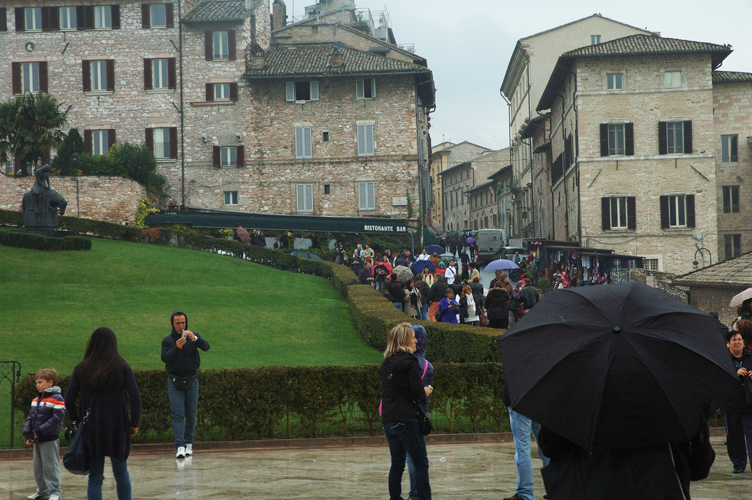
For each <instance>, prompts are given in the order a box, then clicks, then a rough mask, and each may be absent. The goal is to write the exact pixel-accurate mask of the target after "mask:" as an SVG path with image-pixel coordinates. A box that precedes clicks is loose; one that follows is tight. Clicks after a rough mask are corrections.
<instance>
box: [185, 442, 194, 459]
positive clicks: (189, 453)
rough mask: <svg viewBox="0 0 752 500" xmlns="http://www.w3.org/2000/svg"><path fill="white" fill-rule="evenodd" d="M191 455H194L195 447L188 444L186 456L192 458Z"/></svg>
mask: <svg viewBox="0 0 752 500" xmlns="http://www.w3.org/2000/svg"><path fill="white" fill-rule="evenodd" d="M191 455H193V445H192V444H187V445H185V456H186V457H190V456H191Z"/></svg>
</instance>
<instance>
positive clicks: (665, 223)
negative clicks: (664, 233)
mask: <svg viewBox="0 0 752 500" xmlns="http://www.w3.org/2000/svg"><path fill="white" fill-rule="evenodd" d="M670 226H671V224H670V221H669V218H668V196H661V229H668V228H669V227H670Z"/></svg>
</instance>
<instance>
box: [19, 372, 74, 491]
mask: <svg viewBox="0 0 752 500" xmlns="http://www.w3.org/2000/svg"><path fill="white" fill-rule="evenodd" d="M36 379H37V391H38V392H39V395H38V396H37V398H36V399H34V401H32V402H31V412H29V417H28V418H27V419H26V423H25V424H24V430H23V435H24V437H25V438H26V445H27V446H31V445H34V479H35V480H36V482H37V492H36V493H34V494H33V495H29V496H28V497H26V498H28V499H29V500H36V499H37V498H49V500H60V493H61V490H60V441H59V439H58V436H59V434H60V432H61V431H62V430H63V418H64V417H65V401H64V400H63V396H62V394H61V393H60V388H59V387H58V386H57V385H55V384H56V383H57V372H56V371H55V370H53V369H51V368H44V369H42V370H39V371H38V372H37V375H36Z"/></svg>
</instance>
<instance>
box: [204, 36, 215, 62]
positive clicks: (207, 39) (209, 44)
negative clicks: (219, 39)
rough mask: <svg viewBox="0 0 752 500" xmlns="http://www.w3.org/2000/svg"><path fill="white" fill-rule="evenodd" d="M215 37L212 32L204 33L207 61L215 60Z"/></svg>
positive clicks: (205, 57)
mask: <svg viewBox="0 0 752 500" xmlns="http://www.w3.org/2000/svg"><path fill="white" fill-rule="evenodd" d="M213 36H214V35H213V33H212V32H211V31H204V59H206V60H207V61H212V60H214V52H213V51H212V41H213Z"/></svg>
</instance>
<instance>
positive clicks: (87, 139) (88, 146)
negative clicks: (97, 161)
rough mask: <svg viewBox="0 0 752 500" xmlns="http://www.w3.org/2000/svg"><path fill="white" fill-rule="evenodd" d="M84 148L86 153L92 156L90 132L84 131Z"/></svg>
mask: <svg viewBox="0 0 752 500" xmlns="http://www.w3.org/2000/svg"><path fill="white" fill-rule="evenodd" d="M84 147H85V148H86V152H87V153H89V154H92V151H93V149H92V147H91V130H84Z"/></svg>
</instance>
